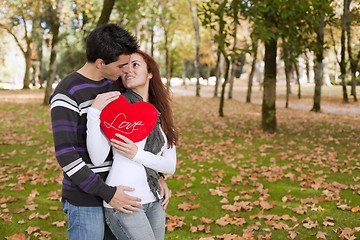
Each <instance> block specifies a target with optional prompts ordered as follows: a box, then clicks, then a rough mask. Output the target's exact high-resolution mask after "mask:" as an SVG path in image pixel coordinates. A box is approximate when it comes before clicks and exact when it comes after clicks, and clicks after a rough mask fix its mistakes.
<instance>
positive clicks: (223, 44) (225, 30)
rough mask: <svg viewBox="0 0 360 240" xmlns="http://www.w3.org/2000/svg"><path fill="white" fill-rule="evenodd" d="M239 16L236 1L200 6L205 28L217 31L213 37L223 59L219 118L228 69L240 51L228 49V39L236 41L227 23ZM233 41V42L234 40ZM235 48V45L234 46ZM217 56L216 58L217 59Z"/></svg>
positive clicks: (222, 1)
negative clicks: (223, 71)
mask: <svg viewBox="0 0 360 240" xmlns="http://www.w3.org/2000/svg"><path fill="white" fill-rule="evenodd" d="M238 14H239V4H238V2H237V1H231V2H229V1H228V0H221V1H218V0H210V1H208V2H205V3H204V4H203V5H202V6H201V10H200V16H201V22H202V24H203V25H204V26H205V27H208V28H211V29H213V30H215V29H216V28H218V29H219V31H218V34H216V35H215V36H214V40H215V42H216V43H217V44H218V52H221V54H222V56H223V57H224V59H225V73H224V82H223V83H222V89H221V96H220V105H219V116H220V117H223V116H224V110H223V108H224V98H225V87H226V84H227V83H228V81H229V68H230V62H232V61H234V60H235V59H236V58H237V57H238V56H239V55H240V54H239V53H240V52H241V53H242V50H239V49H237V48H236V47H233V48H232V49H229V46H230V42H229V41H230V39H231V38H232V39H236V32H235V31H234V28H232V27H231V25H227V24H226V23H227V22H233V21H237V24H238V23H239V22H238V21H239V19H238ZM234 41H235V40H234ZM235 46H236V45H235ZM219 56H220V55H219V54H218V58H219Z"/></svg>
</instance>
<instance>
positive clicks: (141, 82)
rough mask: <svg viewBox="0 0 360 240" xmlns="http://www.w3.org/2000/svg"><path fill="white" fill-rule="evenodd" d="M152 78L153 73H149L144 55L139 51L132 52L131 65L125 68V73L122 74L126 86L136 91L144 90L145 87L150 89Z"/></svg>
mask: <svg viewBox="0 0 360 240" xmlns="http://www.w3.org/2000/svg"><path fill="white" fill-rule="evenodd" d="M151 78H152V74H151V73H148V70H147V65H146V63H145V61H144V59H143V57H142V56H141V55H140V54H138V53H134V54H132V55H131V57H130V61H129V65H128V66H126V67H124V68H123V74H122V75H121V80H122V83H123V84H124V87H125V88H128V89H131V90H135V91H136V90H138V91H142V90H144V88H146V89H145V90H148V88H149V80H150V79H151Z"/></svg>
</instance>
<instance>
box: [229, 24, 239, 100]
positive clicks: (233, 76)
mask: <svg viewBox="0 0 360 240" xmlns="http://www.w3.org/2000/svg"><path fill="white" fill-rule="evenodd" d="M236 32H237V21H234V45H233V53H235V52H236V42H237V41H236ZM235 67H236V60H235V59H233V60H232V64H231V75H230V82H229V83H230V86H229V94H228V98H229V99H232V95H233V88H234V78H235Z"/></svg>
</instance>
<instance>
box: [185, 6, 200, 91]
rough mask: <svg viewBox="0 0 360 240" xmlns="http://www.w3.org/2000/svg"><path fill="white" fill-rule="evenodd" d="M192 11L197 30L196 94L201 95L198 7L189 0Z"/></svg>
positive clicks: (195, 29)
mask: <svg viewBox="0 0 360 240" xmlns="http://www.w3.org/2000/svg"><path fill="white" fill-rule="evenodd" d="M188 3H189V7H190V11H191V18H192V21H193V26H194V31H195V44H196V45H195V46H196V47H195V48H196V53H195V61H194V65H195V77H196V96H197V97H200V24H199V17H198V14H197V10H196V9H197V4H196V9H194V7H193V4H192V3H191V0H188Z"/></svg>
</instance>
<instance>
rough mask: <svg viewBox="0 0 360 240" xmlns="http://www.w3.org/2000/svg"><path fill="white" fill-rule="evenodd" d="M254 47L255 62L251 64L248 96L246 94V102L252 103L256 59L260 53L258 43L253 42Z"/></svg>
mask: <svg viewBox="0 0 360 240" xmlns="http://www.w3.org/2000/svg"><path fill="white" fill-rule="evenodd" d="M252 45H253V53H254V55H253V60H252V63H251V71H250V75H249V80H248V89H247V94H246V102H247V103H250V102H251V92H252V85H253V79H254V74H255V69H256V59H257V52H258V42H257V41H255V40H253V42H252Z"/></svg>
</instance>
